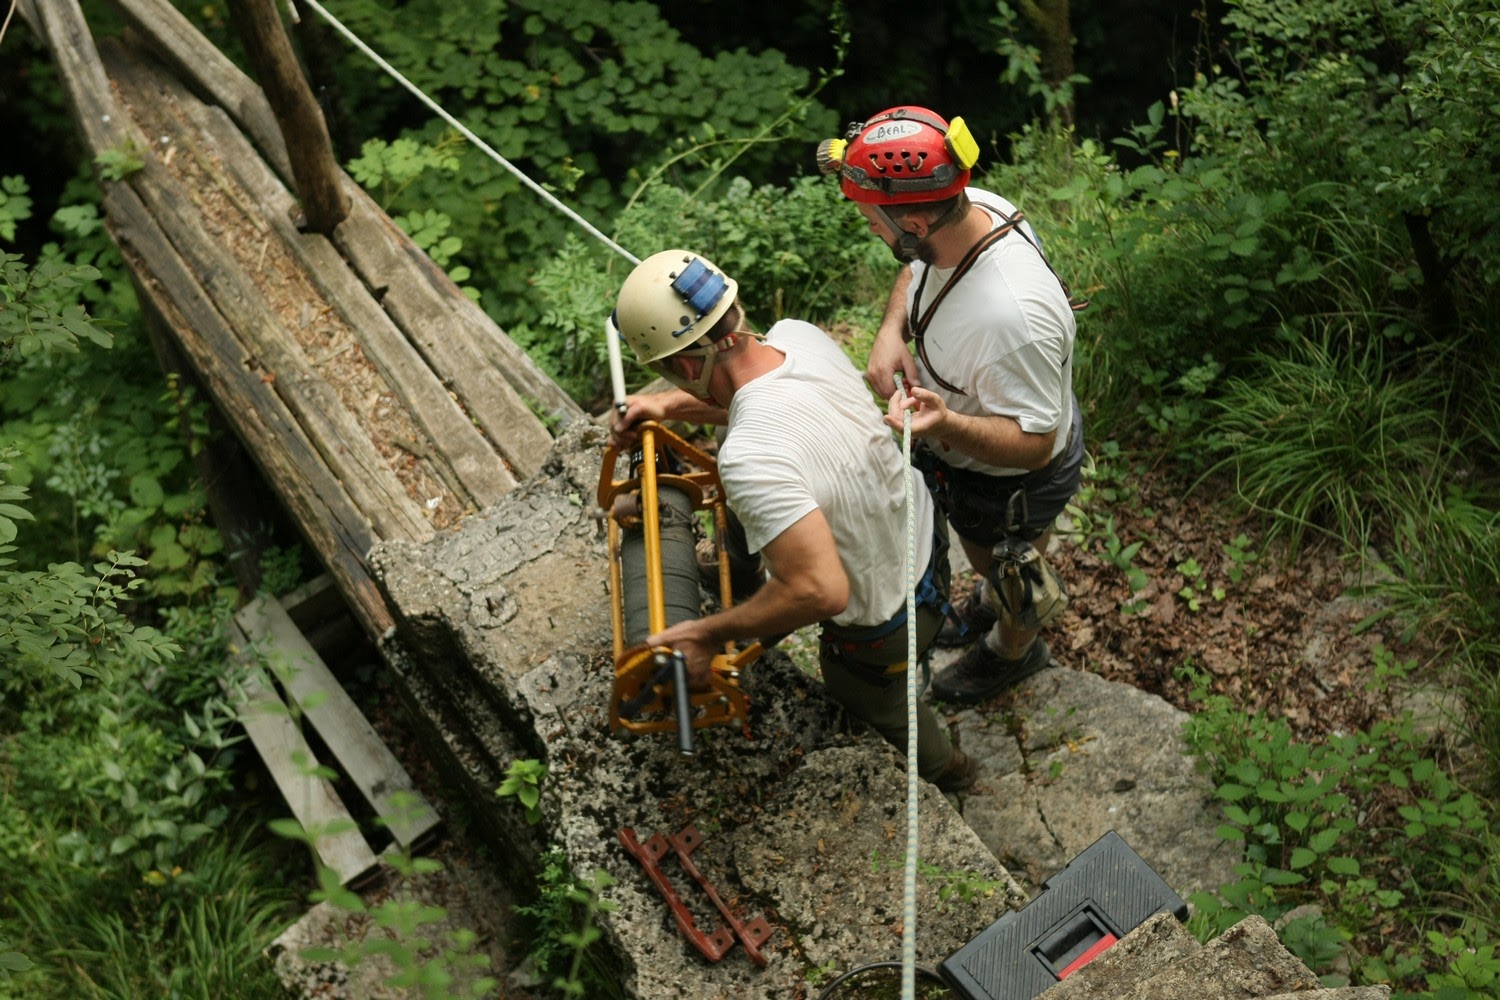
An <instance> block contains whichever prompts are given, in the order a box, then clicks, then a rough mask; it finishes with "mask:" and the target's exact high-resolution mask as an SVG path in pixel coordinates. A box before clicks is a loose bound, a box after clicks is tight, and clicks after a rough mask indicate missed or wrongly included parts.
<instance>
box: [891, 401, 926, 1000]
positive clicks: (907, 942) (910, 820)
mask: <svg viewBox="0 0 1500 1000" xmlns="http://www.w3.org/2000/svg"><path fill="white" fill-rule="evenodd" d="M896 389H897V391H899V392H900V393H901V396H902V401H903V402H904V401H905V397H906V386H905V385H903V384H902V378H901V373H900V372H896ZM901 459H902V463H901V464H902V465H903V466H904V467H905V468H906V878H905V881H904V883H903V885H902V893H901V997H902V1000H913V998H914V997H915V996H916V995H917V845H918V842H919V838H918V836H917V795H918V793H919V791H920V788H919V786H918V784H917V682H918V676H919V671H918V668H917V530H916V517H917V505H916V495H915V493H916V491H915V489H914V488H913V486H912V469H911V410H909V409H906V408H905V407H903V408H902V410H901Z"/></svg>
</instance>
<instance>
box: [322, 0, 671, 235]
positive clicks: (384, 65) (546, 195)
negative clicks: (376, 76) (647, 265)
mask: <svg viewBox="0 0 1500 1000" xmlns="http://www.w3.org/2000/svg"><path fill="white" fill-rule="evenodd" d="M298 2H300V3H305V4H307V5H308V6H309V7H311V8H312V9H313V10H314V11H316V12H317V14H318V16H319V17H321V18H323V20H325V21H327V22H328V23H329V24H331V25H332V26H333V27H334V29H335V30H336V31H338V33H339V34H341V35H343V36H344V37H345V38H347V39H348V40H349V44H350V45H353V46H354V47H355V48H356V49H358V50H359V51H361V52H363V53H364V54H365V55H366V56H369V57H370V59H371V61H373V62H374V63H375V65H377V66H379V67H380V68H381V69H383V70H385V71H386V72H387V73H388V74H390V76H391V77H392V78H393V79H394V80H395V81H396V82H397V83H399V84H401V86H403V87H405V88H406V89H407V90H409V91H410V92H411V93H412V95H413V96H415V97H416V98H417V100H419V101H421V102H422V103H423V104H425V105H427V106H428V107H429V108H431V109H432V111H433V113H434V114H436V115H437V116H438V117H439V118H441V119H443V121H445V122H447V123H448V124H449V125H452V126H453V127H454V128H455V129H457V130H458V131H459V134H461V135H462V136H463V137H464V138H465V139H468V140H469V141H470V142H472V143H473V144H474V145H475V146H477V147H478V148H479V149H480V150H481V151H482V152H483V153H484V154H485V155H486V156H488V157H489V158H490V159H492V160H494V161H495V162H496V163H498V164H500V166H502V167H504V168H505V169H506V170H508V171H510V172H511V173H512V174H513V175H515V177H516V179H517V180H519V181H520V182H521V183H522V184H525V185H526V186H527V187H529V188H530V189H531V190H533V191H535V192H536V193H537V194H539V195H541V196H542V198H543V199H545V200H546V201H547V202H548V203H549V204H550V205H551V206H552V207H553V208H555V209H557V210H558V211H559V212H561V213H563V214H564V215H566V216H567V217H568V218H570V219H572V220H573V221H574V222H576V223H577V224H578V225H579V226H581V227H583V229H584V230H585V231H586V232H588V233H589V235H591V236H593V237H594V238H595V239H597V240H599V241H600V242H601V243H603V244H604V245H605V246H607V247H609V248H610V249H611V250H613V251H614V252H615V253H617V254H619V255H620V256H622V257H624V258H625V259H626V260H628V261H630V263H632V264H639V263H640V262H641V261H640V258H639V257H636V256H635V255H634V254H632V253H631V252H630V251H628V250H626V249H625V248H624V247H622V246H620V244H618V243H616V242H615V241H614V240H612V239H610V238H609V237H608V236H605V235H604V234H603V233H602V232H600V231H599V230H598V229H597V228H595V226H594V225H593V223H591V222H589V221H588V220H587V219H585V218H584V217H583V216H581V215H579V214H578V213H577V212H575V211H573V210H572V209H571V208H569V207H568V206H566V205H564V204H563V203H562V202H561V201H559V200H558V199H557V198H556V197H555V196H554V195H553V194H552V192H551V191H548V190H547V189H546V188H544V187H542V186H541V185H540V184H538V183H536V181H533V180H532V179H531V178H530V177H527V176H526V175H525V174H523V173H522V172H521V171H520V170H519V169H517V168H516V167H515V166H514V165H512V164H511V162H510V161H509V160H507V159H506V158H505V157H503V156H501V155H500V154H499V153H497V152H495V150H494V149H492V148H491V147H490V145H489V144H488V143H486V142H485V141H484V140H483V139H481V138H479V136H477V135H475V134H474V133H473V132H471V131H469V129H468V128H467V127H466V126H465V125H464V124H463V123H462V122H460V121H459V120H458V119H456V118H454V117H453V116H452V115H450V114H449V113H448V112H446V111H444V110H443V109H442V107H440V106H439V105H438V103H437V102H436V101H434V100H433V99H432V98H430V97H428V96H427V95H426V94H424V93H422V91H421V90H419V89H418V88H417V86H416V84H414V83H412V82H411V81H410V80H408V79H407V78H406V77H404V76H402V75H401V73H400V71H398V70H397V69H396V68H395V67H394V66H392V65H391V64H390V63H388V62H386V61H385V60H384V59H382V58H381V57H380V56H379V55H378V54H377V53H376V52H375V50H373V49H371V48H370V47H369V46H368V45H366V44H365V43H364V42H362V41H360V39H359V38H358V36H356V35H355V34H354V32H352V31H350V30H349V29H348V28H346V27H344V25H343V24H342V23H340V22H339V19H338V18H336V17H334V16H333V15H332V14H330V13H329V12H328V11H327V10H326V9H324V7H323V5H322V4H320V3H318V0H298Z"/></svg>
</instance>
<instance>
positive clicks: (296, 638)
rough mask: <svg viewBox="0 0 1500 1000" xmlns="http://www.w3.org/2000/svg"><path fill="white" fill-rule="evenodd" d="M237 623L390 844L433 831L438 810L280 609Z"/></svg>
mask: <svg viewBox="0 0 1500 1000" xmlns="http://www.w3.org/2000/svg"><path fill="white" fill-rule="evenodd" d="M234 619H235V621H236V622H237V623H238V624H239V626H240V628H242V629H244V631H245V635H246V636H247V637H248V638H249V639H250V641H251V643H253V644H254V645H255V647H256V648H257V649H259V650H260V651H261V652H262V653H264V654H265V655H266V656H267V657H269V658H270V666H271V669H272V670H273V671H274V672H275V674H276V676H277V678H278V679H279V680H280V682H281V686H282V689H283V690H284V691H285V692H286V694H287V695H288V697H290V698H291V699H292V700H293V701H295V702H296V704H297V707H298V708H299V709H300V711H301V712H302V715H303V717H304V718H305V719H306V720H307V721H308V722H309V723H311V724H312V727H313V729H315V730H316V731H317V733H318V736H319V737H321V738H322V740H323V743H324V745H325V746H327V747H328V749H329V751H330V752H331V753H332V754H333V756H334V759H335V760H337V761H338V764H339V767H340V769H341V770H342V771H343V772H344V773H345V774H347V775H348V776H349V780H350V781H351V782H352V783H353V784H354V787H355V788H358V789H359V792H360V794H361V795H362V796H364V799H365V801H366V802H368V803H369V804H370V805H371V807H373V808H374V810H375V812H376V814H377V815H378V816H379V817H380V818H381V820H382V822H383V823H384V825H385V827H386V829H388V830H389V831H390V832H391V836H392V837H394V838H395V840H396V843H398V844H400V845H401V846H402V847H403V848H408V849H409V848H411V847H412V846H413V845H414V844H416V843H418V842H419V841H421V840H422V839H423V838H424V837H426V836H427V835H428V834H429V833H431V832H432V831H433V829H434V828H435V827H437V825H438V823H439V819H438V815H437V812H436V811H435V810H434V809H433V808H432V806H431V804H430V803H428V801H427V800H426V799H425V798H423V797H422V793H421V792H419V791H418V790H417V788H416V786H415V785H414V784H413V783H412V780H411V775H409V774H407V773H406V769H405V768H404V767H402V766H401V762H400V761H398V760H397V759H396V755H395V754H393V753H391V750H390V748H389V747H387V746H386V745H385V741H384V740H382V739H381V738H380V735H379V734H378V733H376V732H375V727H374V726H372V725H370V722H369V720H368V719H366V718H365V716H364V713H363V712H361V711H360V710H359V707H358V706H357V705H355V704H354V702H353V700H352V699H351V698H350V697H349V695H348V693H347V692H346V691H345V690H344V688H343V685H341V684H340V683H339V682H338V679H337V678H335V677H334V676H333V674H332V672H330V671H329V669H328V667H327V665H326V664H324V662H323V660H322V658H321V657H319V656H318V654H317V652H316V651H315V650H314V649H313V648H312V646H311V645H310V644H309V643H308V641H307V639H306V638H305V637H304V636H303V635H302V633H301V632H300V631H298V629H297V626H296V625H295V624H294V623H293V622H292V619H291V618H290V617H289V616H288V615H287V613H286V610H285V609H284V608H283V607H282V606H281V604H280V603H278V602H277V601H275V600H273V599H268V598H265V597H258V598H256V599H255V600H253V601H251V602H250V603H249V604H247V605H245V606H244V607H243V608H241V609H240V610H239V611H237V612H235V615H234Z"/></svg>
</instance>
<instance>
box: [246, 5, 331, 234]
mask: <svg viewBox="0 0 1500 1000" xmlns="http://www.w3.org/2000/svg"><path fill="white" fill-rule="evenodd" d="M229 11H230V15H231V19H232V20H233V21H234V23H235V26H236V27H238V28H239V32H240V40H241V41H242V42H243V43H244V45H245V51H246V53H247V54H248V55H249V57H250V62H251V64H252V65H254V67H255V75H256V76H258V77H259V78H260V83H261V88H262V89H263V90H264V91H265V92H266V98H267V99H268V100H269V101H270V102H271V110H272V111H274V112H275V113H276V123H277V125H278V126H280V128H281V136H282V138H283V139H285V140H286V148H287V152H288V153H289V154H290V155H291V160H292V176H293V177H294V178H295V179H296V182H297V194H298V196H299V197H300V198H301V200H302V208H303V211H304V212H305V213H306V215H307V228H308V229H310V230H312V231H313V232H315V233H323V234H324V235H327V234H328V233H331V232H333V228H334V227H335V226H337V225H338V224H339V223H340V222H342V221H343V220H344V216H346V215H347V214H348V213H349V197H348V195H346V194H345V193H344V186H343V171H342V170H340V169H339V165H338V162H337V161H336V160H335V159H334V158H333V141H332V140H331V139H329V137H328V123H327V122H325V121H324V120H323V111H322V109H321V108H319V107H318V102H317V99H316V98H314V97H313V92H312V88H311V87H309V86H308V85H307V79H306V77H304V76H303V75H302V67H301V66H300V65H299V64H298V62H297V55H296V53H295V52H293V51H292V42H291V39H289V38H287V36H286V28H285V26H284V25H283V24H282V23H281V14H280V13H279V12H278V11H277V9H276V4H275V0H235V2H232V3H230V5H229Z"/></svg>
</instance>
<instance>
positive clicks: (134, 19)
mask: <svg viewBox="0 0 1500 1000" xmlns="http://www.w3.org/2000/svg"><path fill="white" fill-rule="evenodd" d="M28 2H29V0H28ZM110 2H111V3H112V4H113V5H114V7H115V8H116V10H118V11H119V13H120V16H121V17H122V18H123V19H124V21H125V23H126V25H127V26H128V27H129V28H130V29H131V31H132V32H133V33H134V37H135V38H136V39H138V40H140V41H142V42H144V43H145V46H146V47H147V48H148V49H149V51H150V52H151V54H152V55H154V56H156V57H157V58H158V59H160V60H161V61H162V62H163V63H165V64H166V65H167V66H169V67H171V69H172V71H173V72H174V73H175V74H176V75H177V78H178V79H179V80H181V81H182V82H183V83H184V84H186V85H187V86H188V87H189V88H190V89H192V91H193V92H194V93H196V94H197V95H198V96H199V97H201V98H202V99H203V100H205V101H206V102H207V103H209V104H215V105H218V106H219V107H221V108H223V109H224V110H225V111H226V112H227V113H228V114H229V116H230V117H231V118H233V119H234V120H235V121H236V122H238V123H239V124H240V127H241V128H243V129H244V130H245V131H246V132H247V133H248V134H249V135H250V136H251V137H252V138H253V139H254V141H255V143H256V145H257V147H258V148H259V149H260V151H261V154H262V155H263V156H264V157H265V158H266V159H267V160H268V161H270V163H271V166H273V167H274V168H275V169H276V172H277V174H278V175H280V177H281V179H282V180H283V181H285V182H286V183H288V184H290V183H292V164H291V158H290V157H289V156H288V155H287V151H286V142H285V141H284V140H283V139H282V137H281V130H280V128H278V127H277V125H276V115H275V114H274V113H273V112H272V111H271V105H270V102H269V101H267V100H266V95H265V93H264V91H262V90H261V89H260V87H259V86H257V85H256V83H255V81H254V80H252V79H250V76H249V75H248V74H247V73H245V72H244V71H243V70H242V69H240V68H239V67H238V66H236V65H235V64H234V62H233V61H232V60H231V59H230V58H229V57H228V56H226V55H225V54H224V53H222V52H220V51H219V49H218V47H217V46H215V45H214V44H213V43H211V42H210V41H209V40H208V39H207V38H204V37H203V35H202V33H200V32H199V31H198V29H197V28H196V27H194V26H193V23H192V22H191V21H189V20H188V19H187V18H186V17H184V16H183V14H182V12H181V11H179V10H178V9H177V8H176V7H173V6H172V4H171V3H169V2H167V0H110Z"/></svg>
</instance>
